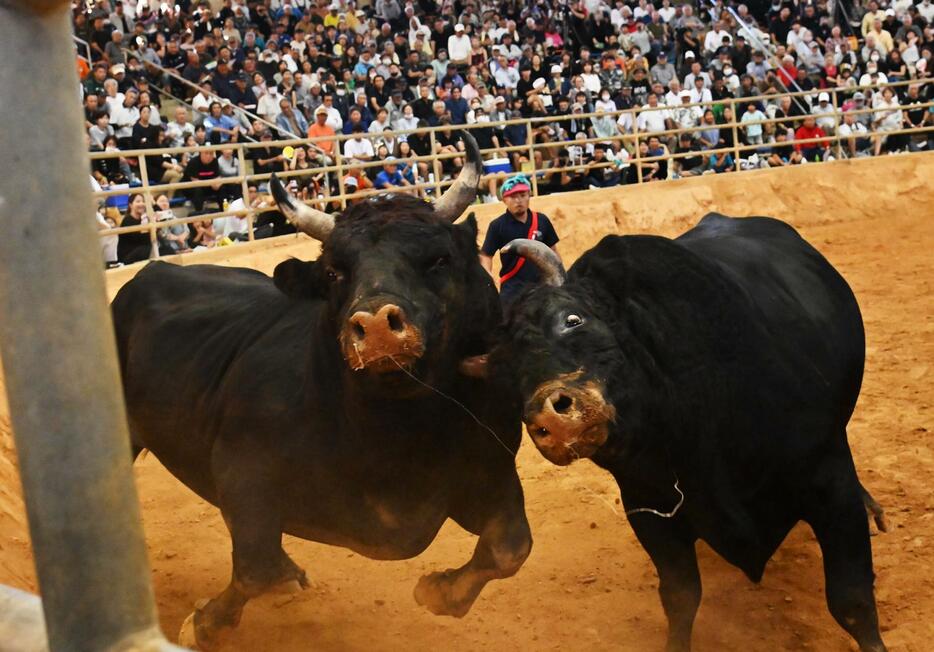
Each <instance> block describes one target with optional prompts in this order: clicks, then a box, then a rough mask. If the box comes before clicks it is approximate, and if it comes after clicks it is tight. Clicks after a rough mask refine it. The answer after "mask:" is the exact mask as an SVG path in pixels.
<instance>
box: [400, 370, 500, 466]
mask: <svg viewBox="0 0 934 652" xmlns="http://www.w3.org/2000/svg"><path fill="white" fill-rule="evenodd" d="M389 359H390V360H392V361H393V364H395V365H396V366H397V367H399V369H400V370H401V371H402V372H403V373H404V374H406V375H407V376H408V377H409V378H411V379H412V380H414V381H415V382H416V383H418V384H419V385H421V386H422V387H427V388H428V389H430V390H431V391H433V392H434V393H435V394H437V395H438V396H441V397H442V398H446V399H447V400H449V401H451V402H452V403H454V405H456V406H457V407H459V408H460V409H462V410H463V411H464V412H466V413H467V415H468V416H469V417H470V418H471V419H473V420H474V421H476V422H477V425H478V426H480V427H482V428H483V429H485V430H486V431H487V432H489V433H490V434H491V435H493V439H495V440H496V441H498V442H499V445H500V446H502V447H503V448H504V449H506V452H507V453H509V457H515V455H516V453H517V452H518V449H517V450H516V451H513V450H512V449H511V448H509V446H507V445H506V443H505V442H504V441H503V440H502V439H500V438H499V435H497V434H496V433H495V432H494V431H493V429H492V428H491V427H490V426H488V425H486V424H485V423H483V422H482V421H480V419H478V418H477V415H476V414H474V413H473V412H471V411H470V410H469V409H467V406H466V405H464V404H463V403H461V402H460V401H458V400H457V399H456V398H454V397H453V396H448V395H447V394H445V393H444V392H442V391H441V390H440V389H438V388H437V387H432V386H431V385H429V384H428V383H426V382H425V381H423V380H422V379H421V378H419V377H417V376H416V375H415V374H413V373H412V372H411V371H409V370H408V369H406V368H405V367H403V366H402V365H401V364H399V362H398V361H397V360H396V359H395V358H394V357H393V356H389Z"/></svg>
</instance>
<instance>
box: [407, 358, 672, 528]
mask: <svg viewBox="0 0 934 652" xmlns="http://www.w3.org/2000/svg"><path fill="white" fill-rule="evenodd" d="M389 359H390V360H392V362H393V364H395V365H396V366H397V367H399V370H400V371H402V373H404V374H405V375H407V376H408V377H409V378H411V379H412V380H414V381H415V382H416V383H418V384H419V385H421V386H422V387H425V388H427V389H430V390H431V391H433V392H434V393H435V394H437V395H438V396H441V397H442V398H446V399H447V400H449V401H451V402H452V403H454V404H455V405H456V406H457V407H459V408H460V409H461V410H463V411H464V412H466V413H467V415H468V416H469V417H470V418H471V419H473V420H474V421H476V422H477V425H478V426H480V427H482V428H483V429H484V430H486V431H487V432H489V433H490V434H491V435H493V439H495V440H496V441H497V442H499V445H500V446H502V447H503V448H504V449H505V450H506V452H507V453H509V456H510V457H513V456H515V453H514V452H513V451H512V449H511V448H509V446H507V445H506V444H505V442H503V440H502V439H500V438H499V435H497V434H496V432H494V430H493V429H492V428H490V427H489V426H488V425H486V424H485V423H483V422H482V421H480V419H479V418H477V415H476V414H474V413H473V412H471V411H470V410H469V409H468V408H467V406H466V405H464V404H463V403H461V402H460V401H458V400H457V399H456V398H454V397H453V396H449V395H448V394H445V393H444V392H442V391H441V390H440V389H438V388H437V387H433V386H431V385H429V384H428V383H426V382H425V381H423V380H422V379H421V378H419V377H418V376H416V375H415V374H413V373H412V372H411V371H409V370H408V369H406V368H405V367H403V366H402V365H401V364H399V362H398V361H397V360H396V359H395V358H394V357H393V356H389ZM571 452H572V454H573V455H574V456H575V457H577V459H580V456H578V455H577V453H576V452H575V451H574V449H573V448H572V449H571ZM678 482H679V480H678V478H677V477H675V484H674V489H675V491H677V492H678V495H680V496H681V498H680V499H679V500H678V504H677V505H675V506H674V508H673V509H672V510H671V511H670V512H660V511H658V510H657V509H652V508H651V507H635V508H633V509H627V510H626V511H625V512H624V513H625V514H626V516H631V515H632V514H654V515H655V516H658V517H659V518H672V517H673V516H674V515H675V514H677V513H678V511H679V510H680V509H681V506H682V505H684V492H683V491H681V487H680V486H678ZM584 489H586V490H587V491H589V492H590V493H592V494H594V495H595V496H597V498H599V499H600V500H601V501H603V502H604V503H607V501H606V500H605V499H604V498H603V496H600V495H599V494H597V492H595V491H593V490H592V489H590V488H589V487H584ZM607 506H608V507H609V508H610V510H611V511H612V512H613V513H614V514H617V513H618V512H617V511H616V509H614V508H613V506H612V505H610V504H609V503H607Z"/></svg>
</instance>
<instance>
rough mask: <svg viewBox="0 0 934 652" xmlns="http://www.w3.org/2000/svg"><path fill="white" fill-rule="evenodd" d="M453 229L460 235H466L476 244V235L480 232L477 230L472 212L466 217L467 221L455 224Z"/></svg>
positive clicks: (475, 219)
mask: <svg viewBox="0 0 934 652" xmlns="http://www.w3.org/2000/svg"><path fill="white" fill-rule="evenodd" d="M454 228H455V229H458V230H460V232H461V233H464V234H466V236H467V237H468V238H469V239H470V241H471V242H473V243H476V242H477V234H478V233H479V232H480V230H479V229H478V228H477V216H476V215H475V214H474V213H473V212H471V213H470V215H468V216H467V219H465V220H464V221H462V222H458V223H457V224H455V225H454Z"/></svg>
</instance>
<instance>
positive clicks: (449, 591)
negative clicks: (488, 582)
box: [415, 571, 477, 618]
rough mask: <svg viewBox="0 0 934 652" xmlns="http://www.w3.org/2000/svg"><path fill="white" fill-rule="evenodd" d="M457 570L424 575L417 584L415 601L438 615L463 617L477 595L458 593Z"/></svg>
mask: <svg viewBox="0 0 934 652" xmlns="http://www.w3.org/2000/svg"><path fill="white" fill-rule="evenodd" d="M457 578H458V574H457V572H456V571H445V572H443V573H431V574H430V575H423V576H422V578H421V579H420V580H418V584H417V585H416V586H415V601H416V602H417V603H418V604H420V605H421V606H423V607H425V608H426V609H428V611H430V612H431V613H433V614H435V615H436V616H454V617H455V618H463V617H464V616H466V615H467V612H468V611H470V607H471V606H472V605H473V602H474V600H475V599H476V597H477V596H476V595H473V596H468V595H457V593H458V591H457Z"/></svg>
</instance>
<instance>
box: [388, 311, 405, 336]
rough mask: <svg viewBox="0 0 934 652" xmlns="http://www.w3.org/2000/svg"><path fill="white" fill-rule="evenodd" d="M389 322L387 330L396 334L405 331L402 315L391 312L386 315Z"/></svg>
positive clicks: (397, 312)
mask: <svg viewBox="0 0 934 652" xmlns="http://www.w3.org/2000/svg"><path fill="white" fill-rule="evenodd" d="M387 319H388V320H389V328H391V329H392V330H394V331H396V332H397V333H398V332H400V331H404V330H405V322H403V321H402V315H400V314H399V311H397V310H393V311H391V312H390V313H389V314H388V315H387Z"/></svg>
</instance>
